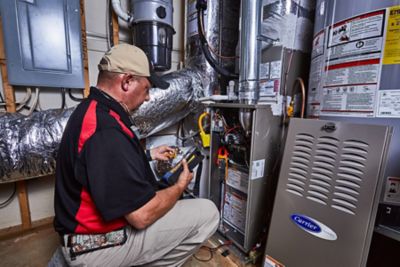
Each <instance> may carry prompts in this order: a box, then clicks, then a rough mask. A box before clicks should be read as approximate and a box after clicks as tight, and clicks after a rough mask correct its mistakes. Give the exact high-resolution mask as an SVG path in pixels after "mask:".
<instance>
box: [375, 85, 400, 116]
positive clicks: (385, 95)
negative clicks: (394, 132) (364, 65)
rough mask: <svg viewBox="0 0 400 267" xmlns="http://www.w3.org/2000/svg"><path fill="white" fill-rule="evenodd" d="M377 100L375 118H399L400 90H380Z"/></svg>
mask: <svg viewBox="0 0 400 267" xmlns="http://www.w3.org/2000/svg"><path fill="white" fill-rule="evenodd" d="M378 98H379V99H378V110H377V114H376V116H377V117H390V118H400V90H382V91H380V92H379V96H378Z"/></svg>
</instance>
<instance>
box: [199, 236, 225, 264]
mask: <svg viewBox="0 0 400 267" xmlns="http://www.w3.org/2000/svg"><path fill="white" fill-rule="evenodd" d="M230 245H232V241H230V240H228V241H226V242H224V243H223V244H221V245H218V246H216V247H214V248H211V247H208V246H201V247H200V248H199V250H200V249H205V250H207V251H209V252H210V256H209V257H208V258H207V259H201V258H198V257H197V256H196V254H194V255H193V257H194V258H195V259H196V260H198V261H201V262H208V261H210V260H212V258H213V257H214V252H215V251H217V250H218V249H220V248H222V247H224V246H230Z"/></svg>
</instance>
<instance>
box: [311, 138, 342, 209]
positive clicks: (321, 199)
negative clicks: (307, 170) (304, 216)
mask: <svg viewBox="0 0 400 267" xmlns="http://www.w3.org/2000/svg"><path fill="white" fill-rule="evenodd" d="M338 144H339V140H337V139H336V138H333V137H329V136H321V137H319V138H318V139H317V144H316V151H315V152H316V156H315V160H314V162H313V166H312V168H311V170H312V171H311V179H310V185H309V188H308V191H307V193H308V195H307V198H308V199H309V200H312V201H315V202H317V203H320V204H323V205H327V204H328V200H329V196H330V192H331V191H332V189H331V188H332V181H333V175H334V169H335V161H336V158H337V152H338V150H339V149H338Z"/></svg>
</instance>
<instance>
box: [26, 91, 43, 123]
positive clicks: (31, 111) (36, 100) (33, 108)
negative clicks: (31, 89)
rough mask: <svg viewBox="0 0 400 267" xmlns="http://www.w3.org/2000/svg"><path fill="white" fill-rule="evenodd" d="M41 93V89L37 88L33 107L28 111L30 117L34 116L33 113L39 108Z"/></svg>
mask: <svg viewBox="0 0 400 267" xmlns="http://www.w3.org/2000/svg"><path fill="white" fill-rule="evenodd" d="M39 92H40V89H39V87H36V88H35V98H34V99H33V103H32V106H31V108H30V109H29V111H28V114H27V115H28V116H29V115H32V113H33V111H34V110H35V109H36V107H37V105H38V103H39Z"/></svg>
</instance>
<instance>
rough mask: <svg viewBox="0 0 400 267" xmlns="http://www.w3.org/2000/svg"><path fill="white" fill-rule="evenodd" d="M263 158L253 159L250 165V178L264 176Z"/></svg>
mask: <svg viewBox="0 0 400 267" xmlns="http://www.w3.org/2000/svg"><path fill="white" fill-rule="evenodd" d="M264 166H265V159H260V160H254V161H253V164H252V165H251V179H252V180H254V179H258V178H262V177H263V176H264Z"/></svg>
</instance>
